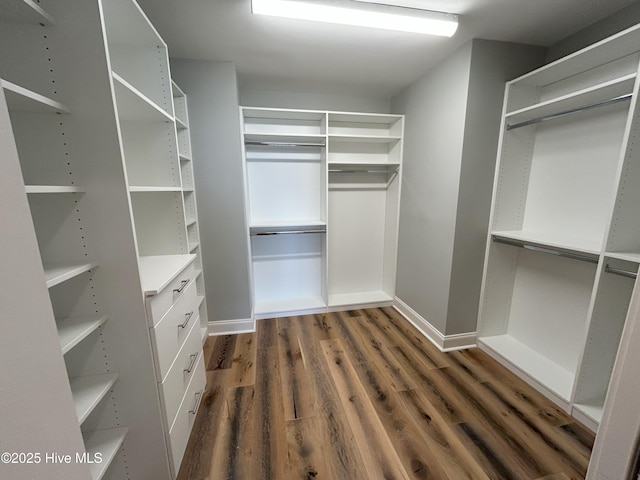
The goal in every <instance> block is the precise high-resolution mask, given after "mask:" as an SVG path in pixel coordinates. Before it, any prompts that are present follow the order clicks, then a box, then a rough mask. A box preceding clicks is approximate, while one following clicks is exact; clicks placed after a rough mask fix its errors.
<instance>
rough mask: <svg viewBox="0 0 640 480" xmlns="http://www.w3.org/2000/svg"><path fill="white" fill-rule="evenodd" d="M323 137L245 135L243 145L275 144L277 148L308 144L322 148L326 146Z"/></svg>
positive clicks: (272, 134)
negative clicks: (255, 143)
mask: <svg viewBox="0 0 640 480" xmlns="http://www.w3.org/2000/svg"><path fill="white" fill-rule="evenodd" d="M326 138H327V137H326V136H325V135H296V134H277V133H265V134H260V133H245V134H244V141H245V144H247V143H249V142H259V143H271V144H273V143H275V144H277V146H285V147H286V146H288V145H290V144H305V145H306V144H309V145H310V146H312V147H317V148H320V147H323V146H324V145H325V144H326Z"/></svg>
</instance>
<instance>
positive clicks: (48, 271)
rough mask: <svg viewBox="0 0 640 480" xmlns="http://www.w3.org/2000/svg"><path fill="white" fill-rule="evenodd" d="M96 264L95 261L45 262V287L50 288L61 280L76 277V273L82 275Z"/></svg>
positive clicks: (64, 280)
mask: <svg viewBox="0 0 640 480" xmlns="http://www.w3.org/2000/svg"><path fill="white" fill-rule="evenodd" d="M97 266H98V264H97V263H96V262H90V263H80V264H73V265H68V264H65V265H60V264H45V265H44V277H45V280H46V283H47V287H48V288H51V287H54V286H56V285H58V284H60V283H62V282H66V281H67V280H70V279H72V278H74V277H77V276H78V275H82V274H83V273H85V272H88V271H89V270H91V269H93V268H96V267H97Z"/></svg>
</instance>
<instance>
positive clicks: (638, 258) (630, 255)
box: [606, 252, 640, 263]
mask: <svg viewBox="0 0 640 480" xmlns="http://www.w3.org/2000/svg"><path fill="white" fill-rule="evenodd" d="M606 256H607V257H611V258H618V259H620V260H627V261H629V262H634V263H640V252H606Z"/></svg>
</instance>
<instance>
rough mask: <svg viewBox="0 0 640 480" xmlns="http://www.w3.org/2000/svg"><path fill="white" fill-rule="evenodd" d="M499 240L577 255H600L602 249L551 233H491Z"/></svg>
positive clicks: (588, 242) (516, 231) (503, 231)
mask: <svg viewBox="0 0 640 480" xmlns="http://www.w3.org/2000/svg"><path fill="white" fill-rule="evenodd" d="M491 235H494V236H496V237H499V238H504V239H507V240H515V241H518V242H528V243H533V244H536V245H539V246H541V247H542V248H544V247H549V248H554V249H555V248H559V249H562V250H569V251H572V252H576V253H586V254H589V255H599V254H600V251H601V247H600V246H599V245H597V244H596V243H595V242H590V241H588V240H585V239H582V238H572V237H567V236H564V235H555V234H550V233H547V232H545V233H539V232H525V231H521V230H494V231H492V232H491Z"/></svg>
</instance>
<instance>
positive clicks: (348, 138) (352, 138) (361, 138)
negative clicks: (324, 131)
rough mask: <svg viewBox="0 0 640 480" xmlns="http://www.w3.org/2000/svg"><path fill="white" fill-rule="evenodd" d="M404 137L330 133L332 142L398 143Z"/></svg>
mask: <svg viewBox="0 0 640 480" xmlns="http://www.w3.org/2000/svg"><path fill="white" fill-rule="evenodd" d="M401 139H402V138H401V137H396V136H381V135H329V142H330V143H396V142H399V141H400V140H401Z"/></svg>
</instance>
